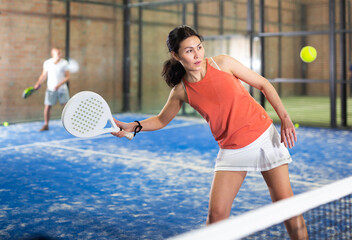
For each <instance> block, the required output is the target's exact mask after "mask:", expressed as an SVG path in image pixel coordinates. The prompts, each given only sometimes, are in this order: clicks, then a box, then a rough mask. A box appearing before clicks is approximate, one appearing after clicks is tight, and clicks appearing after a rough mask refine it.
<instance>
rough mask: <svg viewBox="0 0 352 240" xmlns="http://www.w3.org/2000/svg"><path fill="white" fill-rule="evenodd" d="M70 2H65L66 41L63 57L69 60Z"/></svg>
mask: <svg viewBox="0 0 352 240" xmlns="http://www.w3.org/2000/svg"><path fill="white" fill-rule="evenodd" d="M70 1H71V0H66V39H65V44H66V46H65V56H66V59H67V60H69V59H70V20H71V3H70Z"/></svg>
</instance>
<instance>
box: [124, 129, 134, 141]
mask: <svg viewBox="0 0 352 240" xmlns="http://www.w3.org/2000/svg"><path fill="white" fill-rule="evenodd" d="M122 131H123V130H122ZM123 132H124V133H125V138H127V139H128V140H132V139H133V137H134V135H133V133H131V132H126V131H123Z"/></svg>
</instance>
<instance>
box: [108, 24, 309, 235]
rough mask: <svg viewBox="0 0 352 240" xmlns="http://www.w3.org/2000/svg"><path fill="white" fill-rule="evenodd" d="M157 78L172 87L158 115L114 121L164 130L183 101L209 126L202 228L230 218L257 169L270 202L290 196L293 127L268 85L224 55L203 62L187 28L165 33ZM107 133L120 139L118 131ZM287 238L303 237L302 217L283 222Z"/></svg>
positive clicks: (127, 126) (127, 128)
mask: <svg viewBox="0 0 352 240" xmlns="http://www.w3.org/2000/svg"><path fill="white" fill-rule="evenodd" d="M167 46H168V48H169V51H170V53H171V55H172V56H171V59H170V60H168V61H166V62H165V64H164V69H163V77H164V79H165V81H166V83H167V84H168V85H169V86H170V87H171V88H172V89H171V92H170V95H169V98H168V100H167V102H166V104H165V106H164V108H163V109H162V110H161V112H160V113H159V115H157V116H154V117H150V118H148V119H145V120H143V121H141V122H138V121H135V122H133V123H124V122H120V121H117V120H115V122H116V124H117V126H119V127H121V128H122V129H124V130H125V131H130V132H133V131H134V132H135V133H137V132H139V131H140V130H141V129H143V131H154V130H158V129H161V128H163V127H165V126H166V125H167V124H168V123H169V122H170V121H171V120H172V119H173V118H174V117H175V116H176V115H177V113H178V112H179V110H180V108H181V106H182V104H183V103H184V102H187V103H189V104H190V105H191V106H192V107H193V108H195V109H196V110H197V111H198V112H199V113H200V114H201V115H202V116H203V117H204V118H205V120H206V121H207V122H208V123H209V125H210V128H211V131H212V134H213V136H214V138H215V139H216V141H217V142H218V144H219V147H220V150H219V154H218V157H217V160H216V165H215V172H214V178H213V183H212V188H211V192H210V200H209V213H208V218H207V224H211V223H214V222H217V221H220V220H223V219H226V218H228V217H229V215H230V211H231V206H232V203H233V201H234V198H235V197H236V195H237V193H238V191H239V189H240V187H241V185H242V182H243V180H244V178H245V176H246V174H247V171H261V173H262V175H263V177H264V179H265V181H266V184H267V185H268V188H269V192H270V195H271V198H272V201H273V202H275V201H278V200H281V199H285V198H288V197H291V196H293V192H292V189H291V185H290V180H289V173H288V163H289V162H291V161H292V160H291V157H290V154H289V152H288V150H287V147H290V148H291V147H293V146H294V143H295V141H297V138H296V132H295V128H294V126H293V123H292V121H291V119H290V117H289V115H288V113H287V112H286V110H285V108H284V106H283V104H282V102H281V100H280V98H279V96H278V94H277V92H276V91H275V89H274V87H273V86H272V85H271V84H270V83H269V82H268V81H267V80H266V79H265V78H263V77H262V76H260V75H258V74H256V73H255V72H253V71H251V70H250V69H248V68H246V67H245V66H243V65H242V64H240V63H239V62H238V61H236V60H235V59H234V58H232V57H230V56H226V55H220V56H216V57H214V58H210V59H205V58H204V48H203V45H202V37H201V36H200V35H198V34H197V33H196V32H195V31H194V30H193V29H192V28H190V27H188V26H180V27H177V28H175V29H174V30H172V31H171V32H170V33H169V36H168V39H167ZM239 79H241V80H242V81H244V82H246V83H248V84H249V85H251V86H253V87H255V88H257V89H259V90H260V91H262V92H263V93H264V95H265V96H266V98H267V99H268V101H269V102H270V104H271V105H272V106H273V108H274V109H275V110H276V112H277V114H278V116H279V117H280V120H281V140H280V136H279V134H278V132H277V131H276V129H275V127H274V125H273V124H272V120H271V119H270V118H269V116H268V114H267V113H266V112H265V110H264V109H263V108H262V107H261V106H260V105H259V104H258V103H257V102H256V101H255V100H254V99H253V98H252V97H251V96H250V94H249V93H248V92H247V91H246V89H245V88H244V87H243V86H242V84H241V83H240V81H239ZM113 135H115V136H118V137H123V132H122V131H121V132H116V133H113ZM285 225H286V228H287V230H288V233H289V234H290V236H291V238H292V239H306V238H308V237H307V235H308V234H307V230H306V227H305V223H304V219H303V217H302V216H299V217H295V218H292V219H290V220H288V221H286V222H285Z"/></svg>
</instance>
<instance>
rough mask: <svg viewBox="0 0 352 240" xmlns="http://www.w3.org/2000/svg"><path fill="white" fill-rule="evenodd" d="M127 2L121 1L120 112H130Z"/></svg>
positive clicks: (129, 11)
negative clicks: (121, 102) (121, 99)
mask: <svg viewBox="0 0 352 240" xmlns="http://www.w3.org/2000/svg"><path fill="white" fill-rule="evenodd" d="M129 2H130V1H129V0H123V4H124V9H123V82H122V89H123V107H122V111H123V112H127V111H130V65H131V60H130V25H131V22H130V14H131V10H130V8H129V6H128V4H129Z"/></svg>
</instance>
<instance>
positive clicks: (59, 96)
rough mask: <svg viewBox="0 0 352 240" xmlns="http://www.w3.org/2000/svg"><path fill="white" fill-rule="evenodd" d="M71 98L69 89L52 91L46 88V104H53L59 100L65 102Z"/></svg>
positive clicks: (61, 102)
mask: <svg viewBox="0 0 352 240" xmlns="http://www.w3.org/2000/svg"><path fill="white" fill-rule="evenodd" d="M69 99H70V95H69V93H68V90H60V91H50V90H46V92H45V99H44V104H45V105H49V106H53V105H55V104H56V103H57V101H58V100H59V102H60V104H65V103H67V102H68V100H69Z"/></svg>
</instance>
